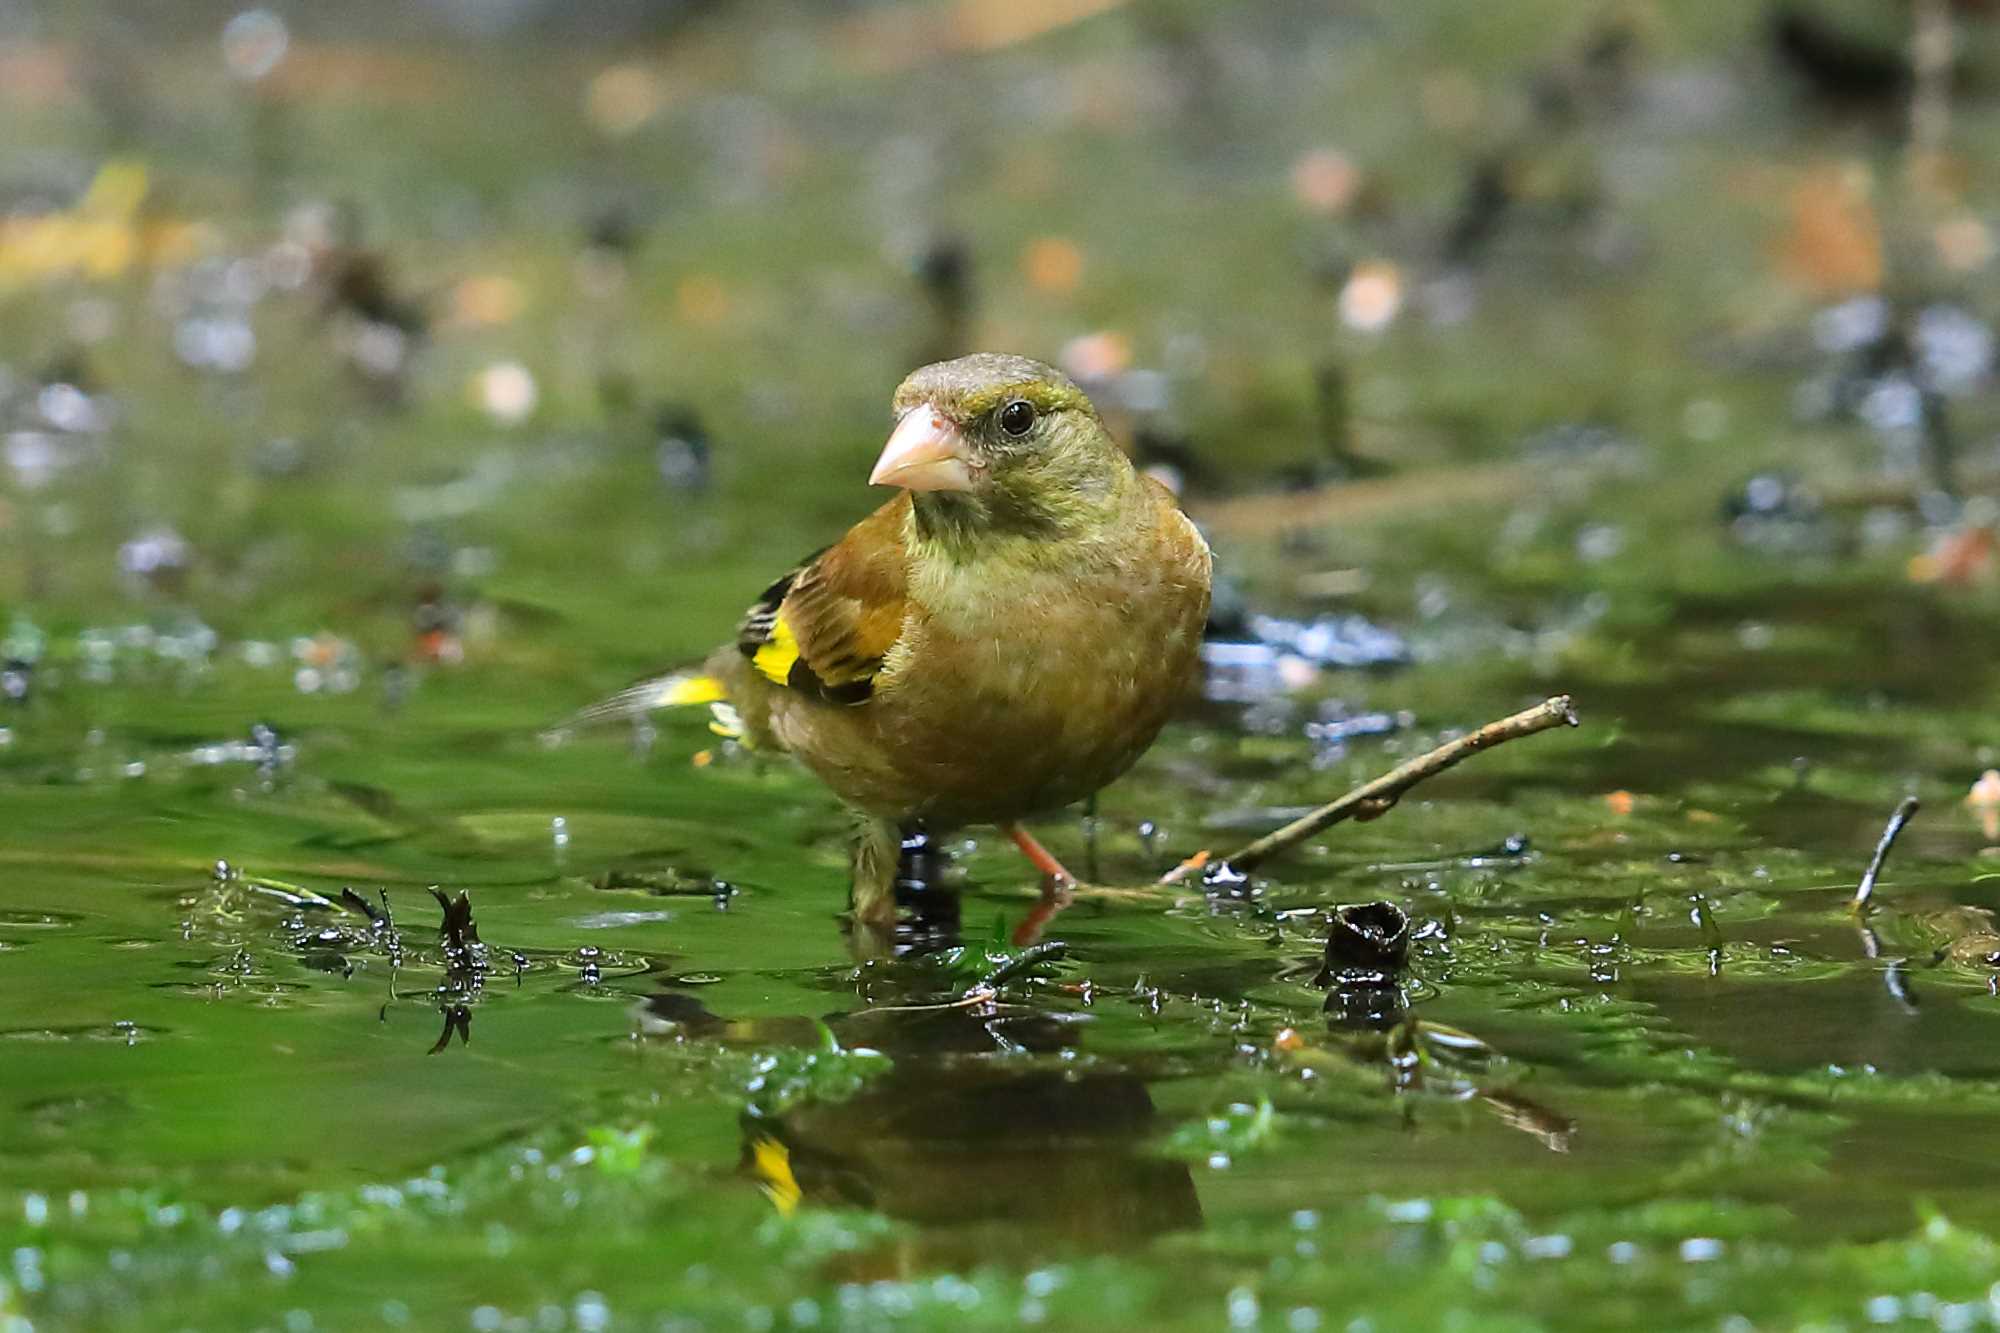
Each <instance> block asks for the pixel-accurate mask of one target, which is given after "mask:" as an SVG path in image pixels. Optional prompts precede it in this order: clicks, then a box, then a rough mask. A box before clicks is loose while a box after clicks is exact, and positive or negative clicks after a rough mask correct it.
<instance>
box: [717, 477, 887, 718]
mask: <svg viewBox="0 0 2000 1333" xmlns="http://www.w3.org/2000/svg"><path fill="white" fill-rule="evenodd" d="M908 510H909V497H908V496H907V495H899V496H897V497H896V499H894V500H891V501H890V502H889V503H888V504H886V505H884V506H882V508H880V509H878V510H876V511H875V512H874V513H873V514H871V515H869V516H868V517H867V518H865V519H863V520H862V521H861V522H859V523H857V524H855V525H854V527H853V528H851V529H850V530H849V531H848V533H847V535H846V536H845V537H843V538H841V539H840V541H838V542H836V543H835V544H834V545H832V546H829V547H827V548H826V549H825V550H824V551H821V552H820V553H819V554H817V555H815V556H813V557H812V558H811V559H809V560H807V561H806V562H805V563H804V564H802V565H800V566H799V567H798V568H797V569H795V570H793V571H792V572H791V573H789V574H787V575H785V576H784V577H783V578H781V579H779V580H778V581H777V582H775V583H773V584H772V585H771V586H770V587H768V588H766V589H765V590H764V595H763V597H761V598H760V599H759V600H758V602H757V604H756V605H755V606H753V607H752V608H750V613H749V614H748V615H747V616H745V617H744V619H743V625H742V628H741V629H740V630H739V631H738V633H737V638H736V646H737V648H738V649H740V650H741V651H742V653H743V655H744V656H745V657H748V658H749V659H750V662H751V665H752V666H754V667H755V668H756V669H757V671H758V673H759V674H760V675H762V676H763V677H764V678H765V679H767V680H770V681H772V682H774V683H775V684H778V685H782V686H784V687H786V688H787V689H792V690H797V691H799V692H800V693H803V694H809V695H812V696H814V697H816V698H819V699H823V700H825V701H827V702H829V703H841V704H857V703H862V702H865V701H866V700H867V699H868V697H869V696H870V695H871V694H873V693H874V690H875V677H876V674H877V673H878V672H879V671H880V670H881V669H882V661H883V659H884V658H885V657H887V656H888V653H889V649H890V648H892V647H894V646H895V643H896V640H897V639H898V638H900V637H901V636H902V633H903V619H904V615H905V613H906V611H907V610H908V605H909V603H908V582H907V574H906V571H905V563H904V551H903V530H904V523H905V519H906V516H907V513H908Z"/></svg>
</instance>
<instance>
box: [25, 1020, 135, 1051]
mask: <svg viewBox="0 0 2000 1333" xmlns="http://www.w3.org/2000/svg"><path fill="white" fill-rule="evenodd" d="M166 1035H167V1029H165V1028H158V1027H148V1026H147V1025H145V1024H143V1023H127V1022H122V1021H121V1022H114V1023H79V1024H75V1025H72V1026H68V1027H18V1028H0V1041H32V1042H63V1041H102V1042H113V1043H118V1044H121V1045H125V1046H137V1045H138V1044H139V1043H140V1042H142V1041H151V1040H153V1039H154V1038H156V1037H164V1036H166Z"/></svg>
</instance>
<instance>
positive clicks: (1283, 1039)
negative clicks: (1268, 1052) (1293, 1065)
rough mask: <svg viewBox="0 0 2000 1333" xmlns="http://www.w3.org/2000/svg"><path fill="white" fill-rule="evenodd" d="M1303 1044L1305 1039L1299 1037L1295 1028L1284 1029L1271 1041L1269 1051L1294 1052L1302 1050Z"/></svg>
mask: <svg viewBox="0 0 2000 1333" xmlns="http://www.w3.org/2000/svg"><path fill="white" fill-rule="evenodd" d="M1305 1044H1306V1039H1305V1038H1304V1037H1301V1036H1300V1035H1299V1030H1298V1029H1297V1028H1284V1029H1282V1030H1280V1031H1279V1033H1278V1035H1277V1036H1276V1037H1275V1038H1273V1039H1272V1041H1271V1049H1272V1050H1274V1051H1296V1050H1300V1049H1302V1048H1303V1047H1304V1046H1305Z"/></svg>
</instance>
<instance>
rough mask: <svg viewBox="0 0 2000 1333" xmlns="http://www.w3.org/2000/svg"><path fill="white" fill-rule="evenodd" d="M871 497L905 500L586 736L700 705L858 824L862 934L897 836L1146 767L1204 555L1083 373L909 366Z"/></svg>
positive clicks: (1069, 797) (1194, 651) (890, 891)
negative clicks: (789, 758)
mask: <svg viewBox="0 0 2000 1333" xmlns="http://www.w3.org/2000/svg"><path fill="white" fill-rule="evenodd" d="M892 409H893V413H894V417H895V426H894V429H893V431H892V432H891V434H890V436H889V440H888V443H887V444H886V445H885V446H884V448H883V450H882V454H881V457H880V458H879V459H877V460H876V463H875V467H874V471H873V472H872V473H871V474H870V476H869V481H870V482H871V483H872V484H875V485H882V486H894V487H897V488H898V494H897V495H896V496H895V497H894V498H893V499H891V500H890V501H889V502H888V503H887V504H885V505H883V506H882V507H881V508H880V509H877V510H876V511H875V512H874V513H873V514H871V515H869V516H868V517H867V518H864V519H862V520H861V521H860V522H859V523H857V524H855V525H854V527H853V528H851V529H850V530H849V531H848V532H847V535H846V536H844V537H842V538H841V539H840V540H839V541H838V542H835V543H834V544H833V545H832V546H829V547H827V548H826V549H824V550H822V551H820V552H819V553H818V554H816V555H814V556H812V557H811V558H809V559H808V560H806V561H805V562H804V563H803V564H801V565H799V566H798V567H797V568H796V569H793V570H791V571H790V572H789V573H787V574H785V575H784V576H783V577H782V578H779V579H778V580H777V581H776V582H774V583H772V584H771V585H770V587H768V588H766V589H765V590H764V593H763V595H762V596H761V597H759V598H758V599H757V602H756V604H755V605H754V606H753V607H751V608H750V611H749V613H748V614H747V615H746V616H745V617H744V619H743V622H742V625H741V626H740V628H739V629H738V631H737V635H736V639H735V642H733V643H731V644H728V645H726V646H724V647H722V648H720V649H718V650H717V651H716V652H715V653H714V654H712V655H711V656H710V657H709V658H708V660H707V661H706V662H705V663H704V664H703V665H702V666H701V667H699V668H696V669H693V670H689V671H680V672H675V673H673V674H670V675H666V676H662V677H658V678H654V679H651V680H647V681H643V682H641V683H640V684H638V685H636V686H634V687H632V688H631V689H630V690H627V691H625V692H623V693H622V694H620V695H619V696H617V697H615V698H614V699H611V700H608V701H606V702H605V703H604V704H602V705H599V706H598V707H597V708H594V709H592V710H589V713H588V714H586V716H607V715H631V714H636V713H639V712H642V711H645V710H648V709H651V708H657V707H666V706H674V705H696V704H707V705H711V706H713V707H715V709H716V711H717V715H718V718H719V719H722V721H721V723H720V725H722V726H725V727H726V728H727V730H728V731H729V732H731V733H733V734H737V735H739V736H740V737H741V738H742V740H743V741H744V742H745V743H746V744H748V745H751V746H753V747H758V748H771V749H778V750H784V751H787V752H789V753H790V754H792V755H794V756H796V757H797V758H798V759H799V760H800V761H801V762H803V763H804V764H805V766H806V767H807V768H809V769H810V770H812V771H813V772H814V773H815V774H817V775H818V776H819V777H820V779H821V780H822V781H824V782H825V783H826V785H827V786H828V787H830V788H832V789H833V791H834V793H835V794H836V795H838V796H839V797H840V799H841V800H842V801H844V802H845V803H846V804H847V805H848V806H849V807H850V808H851V809H852V810H854V811H855V812H856V814H857V815H858V816H859V819H858V825H859V832H858V836H857V838H856V840H855V846H854V853H853V868H854V888H853V897H852V908H853V911H854V915H855V917H856V918H857V919H858V920H860V921H862V922H865V923H868V924H870V925H872V926H878V927H879V926H883V925H888V924H893V922H894V920H895V876H896V861H897V855H898V851H899V849H900V847H901V843H902V835H903V830H905V829H907V828H910V827H912V826H915V825H919V824H921V825H922V826H923V828H924V829H925V830H926V831H927V832H929V833H931V834H933V835H935V834H938V833H942V832H945V831H948V830H951V829H954V828H957V827H959V826H962V825H966V824H993V825H997V826H998V827H999V828H1000V829H1001V830H1002V831H1003V832H1005V833H1006V834H1007V835H1008V836H1009V837H1010V838H1012V839H1013V841H1014V842H1015V843H1016V844H1018V845H1019V847H1020V848H1021V850H1022V851H1023V852H1024V853H1026V855H1027V856H1028V859H1029V860H1030V861H1031V862H1033V863H1034V865H1035V867H1036V868H1037V869H1038V870H1040V871H1041V872H1042V874H1043V876H1044V877H1045V878H1044V893H1045V895H1046V896H1047V899H1048V900H1049V901H1051V902H1057V903H1059V902H1060V900H1061V899H1062V898H1063V897H1065V896H1066V895H1067V893H1068V891H1069V889H1070V888H1071V887H1072V886H1073V885H1074V883H1075V879H1074V877H1073V876H1071V875H1070V874H1069V872H1068V871H1067V870H1066V869H1064V868H1063V866H1062V864H1061V863H1060V862H1059V861H1057V860H1056V858H1055V857H1053V856H1051V855H1050V854H1049V853H1048V851H1047V850H1046V849H1044V848H1043V847H1042V846H1041V844H1040V843H1039V842H1037V841H1036V840H1035V839H1034V837H1033V836H1032V835H1031V834H1029V832H1028V831H1027V830H1026V829H1025V828H1024V827H1023V826H1022V821H1023V820H1025V819H1028V818H1029V817H1031V816H1034V815H1038V814H1045V813H1048V812H1050V811H1054V810H1058V809H1060V808H1061V807H1063V806H1065V805H1069V804H1071V803H1073V802H1076V801H1080V800H1082V799H1084V798H1085V797H1088V796H1090V795H1091V794H1092V793H1094V792H1096V791H1097V790H1098V789H1099V788H1100V787H1103V786H1104V785H1105V784H1106V783H1108V782H1110V781H1111V780H1112V779H1114V778H1116V777H1118V776H1119V775H1120V774H1121V773H1123V772H1125V770H1126V769H1128V768H1129V767H1131V765H1132V763H1133V761H1134V760H1136V759H1137V758H1138V757H1139V756H1140V754H1141V753H1143V752H1144V751H1145V749H1146V747H1147V746H1149V745H1150V744H1152V742H1153V739H1154V737H1156V736H1157V735H1158V734H1159V732H1160V728H1161V727H1162V725H1164V724H1165V722H1166V721H1167V719H1168V717H1169V716H1170V715H1171V714H1172V713H1173V712H1174V711H1175V709H1176V707H1177V706H1178V705H1179V704H1181V703H1182V701H1183V700H1184V698H1185V696H1186V694H1187V692H1188V690H1189V688H1190V686H1191V683H1192V681H1193V678H1194V675H1195V673H1196V671H1197V670H1198V665H1199V661H1200V647H1201V636H1202V627H1203V624H1204V622H1205V621H1206V618H1207V615H1208V600H1209V575H1210V557H1209V550H1208V544H1207V543H1206V542H1205V541H1204V540H1203V539H1202V537H1201V534H1200V533H1199V532H1197V531H1196V530H1195V526H1194V524H1193V523H1191V522H1190V521H1189V520H1188V518H1187V517H1186V515H1184V514H1183V513H1182V512H1181V510H1180V508H1179V506H1178V505H1177V504H1176V503H1175V501H1174V498H1173V496H1172V494H1171V493H1170V492H1169V491H1168V490H1167V489H1166V488H1165V487H1163V486H1161V485H1160V484H1159V483H1158V482H1156V481H1154V480H1152V479H1151V478H1148V477H1144V476H1142V475H1140V474H1139V473H1138V472H1137V471H1136V470H1135V469H1134V468H1133V467H1132V465H1131V462H1130V461H1129V460H1128V459H1127V458H1126V456H1125V454H1124V453H1123V451H1122V450H1120V449H1119V447H1118V445H1117V444H1116V443H1115V442H1114V441H1113V440H1112V439H1111V437H1110V435H1109V434H1108V433H1107V432H1106V431H1105V428H1104V423H1103V421H1102V420H1101V419H1100V418H1099V416H1098V414H1097V410H1096V409H1095V408H1094V407H1092V405H1091V403H1090V400H1089V399H1088V398H1087V397H1085V395H1084V393H1083V391H1082V390H1080V389H1079V388H1078V387H1077V386H1076V385H1075V384H1074V383H1072V382H1071V381H1070V380H1069V379H1068V377H1066V376H1065V375H1063V374H1062V373H1061V372H1060V371H1058V370H1056V369H1054V368H1053V367H1050V366H1047V365H1043V364H1042V363H1041V362H1039V361H1031V360H1028V359H1027V358H1025V357H1018V356H1002V355H995V354H990V353H981V354H977V355H973V356H966V357H960V358H959V359H957V360H954V361H943V362H939V363H937V364H935V365H929V366H925V367H923V368H922V369H920V370H917V371H916V372H914V373H913V374H911V375H910V377H909V378H908V379H906V380H904V381H903V383H902V385H901V387H900V388H898V389H897V390H896V394H895V398H894V401H893V404H892Z"/></svg>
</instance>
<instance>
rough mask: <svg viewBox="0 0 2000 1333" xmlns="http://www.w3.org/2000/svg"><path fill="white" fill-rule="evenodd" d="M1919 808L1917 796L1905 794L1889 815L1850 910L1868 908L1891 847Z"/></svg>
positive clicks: (1864, 909) (1860, 910)
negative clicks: (1876, 879)
mask: <svg viewBox="0 0 2000 1333" xmlns="http://www.w3.org/2000/svg"><path fill="white" fill-rule="evenodd" d="M1917 809H1918V803H1917V798H1916V797H1914V796H1905V797H1904V798H1903V800H1902V803H1901V804H1899V805H1898V806H1897V807H1896V811H1895V813H1894V814H1892V815H1890V816H1889V822H1888V823H1887V824H1886V825H1884V826H1883V828H1882V837H1881V840H1880V841H1878V842H1877V843H1876V844H1875V855H1874V856H1872V857H1870V858H1869V861H1868V869H1866V870H1864V871H1863V872H1862V873H1861V884H1860V886H1859V887H1857V888H1856V889H1855V890H1854V901H1853V902H1852V903H1850V904H1848V910H1849V911H1850V912H1865V911H1867V910H1868V900H1869V899H1871V898H1873V897H1874V896H1875V877H1876V876H1877V875H1880V874H1881V873H1882V864H1883V862H1885V861H1887V860H1888V859H1889V849H1890V848H1892V847H1894V846H1895V845H1896V839H1897V838H1899V837H1901V836H1902V834H1903V826H1904V825H1905V824H1907V823H1909V822H1910V817H1911V816H1912V815H1914V814H1916V813H1917Z"/></svg>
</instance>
